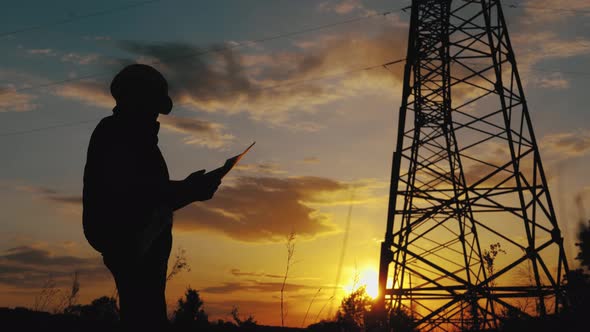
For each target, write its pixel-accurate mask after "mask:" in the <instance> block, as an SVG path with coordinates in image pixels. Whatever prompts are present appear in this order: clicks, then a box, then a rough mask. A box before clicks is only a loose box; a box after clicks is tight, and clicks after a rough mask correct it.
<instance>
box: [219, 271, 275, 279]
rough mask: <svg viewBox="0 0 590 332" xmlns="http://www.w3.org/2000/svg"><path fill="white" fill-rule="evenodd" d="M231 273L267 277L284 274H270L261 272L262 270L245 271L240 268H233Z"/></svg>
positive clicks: (237, 275)
mask: <svg viewBox="0 0 590 332" xmlns="http://www.w3.org/2000/svg"><path fill="white" fill-rule="evenodd" d="M230 272H231V274H232V275H234V276H236V277H265V278H283V277H284V275H280V274H269V273H260V272H244V271H240V269H231V271H230Z"/></svg>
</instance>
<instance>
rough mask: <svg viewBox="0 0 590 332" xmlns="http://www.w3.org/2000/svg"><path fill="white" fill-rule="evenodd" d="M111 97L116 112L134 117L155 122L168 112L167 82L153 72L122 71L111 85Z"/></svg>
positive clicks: (133, 67)
mask: <svg viewBox="0 0 590 332" xmlns="http://www.w3.org/2000/svg"><path fill="white" fill-rule="evenodd" d="M111 95H112V96H113V98H115V101H116V102H117V107H116V110H117V112H122V113H126V115H132V116H134V117H150V118H157V117H158V114H169V113H170V111H172V100H171V99H170V97H169V96H168V82H166V79H165V78H164V76H163V75H162V74H161V73H160V72H159V71H157V70H156V69H155V68H153V67H151V66H148V65H144V64H132V65H129V66H127V67H125V68H123V69H122V70H121V71H120V72H119V73H118V74H117V75H115V78H113V81H112V82H111Z"/></svg>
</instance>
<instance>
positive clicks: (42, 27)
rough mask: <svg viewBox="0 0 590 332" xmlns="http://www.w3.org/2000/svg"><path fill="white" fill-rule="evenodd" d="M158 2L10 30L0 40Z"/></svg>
mask: <svg viewBox="0 0 590 332" xmlns="http://www.w3.org/2000/svg"><path fill="white" fill-rule="evenodd" d="M160 1H162V0H147V1H140V2H134V3H129V4H126V5H122V6H118V7H113V8H109V9H105V10H100V11H96V12H92V13H88V14H83V15H76V16H72V17H68V18H65V19H62V20H57V21H53V22H49V23H44V24H39V25H34V26H30V27H26V28H21V29H15V30H10V31H4V32H0V38H4V37H8V36H13V35H16V34H18V33H23V32H29V31H33V30H41V29H45V28H50V27H54V26H57V25H64V24H68V23H71V22H75V21H79V20H82V19H85V18H90V17H96V16H103V15H108V14H112V13H115V12H118V11H123V10H129V9H133V8H137V7H141V6H145V5H149V4H152V3H155V2H160Z"/></svg>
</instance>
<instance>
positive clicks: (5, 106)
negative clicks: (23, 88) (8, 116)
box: [0, 87, 37, 112]
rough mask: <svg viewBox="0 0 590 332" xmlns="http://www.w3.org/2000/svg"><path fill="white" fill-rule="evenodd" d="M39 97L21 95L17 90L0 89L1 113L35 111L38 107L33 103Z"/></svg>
mask: <svg viewBox="0 0 590 332" xmlns="http://www.w3.org/2000/svg"><path fill="white" fill-rule="evenodd" d="M36 98H37V97H35V96H33V95H31V94H26V93H20V92H18V91H16V89H14V88H12V87H10V88H0V112H26V111H31V110H34V109H35V108H36V107H37V105H36V104H34V103H33V100H35V99H36Z"/></svg>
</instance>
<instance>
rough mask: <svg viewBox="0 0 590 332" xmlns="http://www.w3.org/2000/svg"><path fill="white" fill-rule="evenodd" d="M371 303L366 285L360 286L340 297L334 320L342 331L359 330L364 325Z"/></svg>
mask: <svg viewBox="0 0 590 332" xmlns="http://www.w3.org/2000/svg"><path fill="white" fill-rule="evenodd" d="M372 303H373V301H372V299H371V297H370V296H369V295H368V294H367V288H366V286H361V287H359V288H357V289H356V290H355V291H353V292H352V293H350V295H348V296H346V297H344V298H343V299H342V302H341V303H340V308H338V312H337V313H336V321H338V322H339V323H340V326H341V328H342V329H343V330H344V331H351V332H352V331H361V330H363V329H364V327H365V317H366V315H367V313H368V312H370V310H371V304H372Z"/></svg>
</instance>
